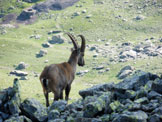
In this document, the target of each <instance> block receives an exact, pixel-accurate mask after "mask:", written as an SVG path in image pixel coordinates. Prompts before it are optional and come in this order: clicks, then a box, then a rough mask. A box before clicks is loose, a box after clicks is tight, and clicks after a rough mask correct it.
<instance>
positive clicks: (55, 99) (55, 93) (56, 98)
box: [54, 90, 60, 101]
mask: <svg viewBox="0 0 162 122" xmlns="http://www.w3.org/2000/svg"><path fill="white" fill-rule="evenodd" d="M59 99H60V90H58V91H55V92H54V101H57V100H59Z"/></svg>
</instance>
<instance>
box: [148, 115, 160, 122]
mask: <svg viewBox="0 0 162 122" xmlns="http://www.w3.org/2000/svg"><path fill="white" fill-rule="evenodd" d="M161 120H162V117H161V116H160V115H158V114H154V115H151V116H150V117H149V119H148V122H161Z"/></svg>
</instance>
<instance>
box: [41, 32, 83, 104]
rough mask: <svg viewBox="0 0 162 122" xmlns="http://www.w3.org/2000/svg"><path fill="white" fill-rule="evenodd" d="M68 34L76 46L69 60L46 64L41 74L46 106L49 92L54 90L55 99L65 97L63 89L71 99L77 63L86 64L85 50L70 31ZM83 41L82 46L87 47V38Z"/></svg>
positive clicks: (67, 97)
mask: <svg viewBox="0 0 162 122" xmlns="http://www.w3.org/2000/svg"><path fill="white" fill-rule="evenodd" d="M68 36H69V37H70V38H71V40H72V42H73V44H74V47H75V50H74V51H72V53H71V56H70V58H69V60H68V62H64V63H60V64H51V65H49V66H46V67H45V68H44V70H43V71H42V73H41V75H40V81H41V84H42V88H43V92H44V95H45V98H46V106H49V101H48V93H49V92H53V93H54V100H58V99H63V90H65V95H66V97H65V99H66V100H68V99H69V93H70V90H71V84H72V81H73V80H74V78H75V72H76V65H77V64H78V65H79V66H83V65H84V58H83V57H84V55H83V53H84V52H80V50H79V48H78V46H77V43H76V39H75V38H74V37H73V36H72V35H71V34H69V33H68ZM83 41H84V45H82V47H84V48H85V39H84V40H83V39H82V44H83ZM78 60H80V61H78ZM46 85H47V86H46Z"/></svg>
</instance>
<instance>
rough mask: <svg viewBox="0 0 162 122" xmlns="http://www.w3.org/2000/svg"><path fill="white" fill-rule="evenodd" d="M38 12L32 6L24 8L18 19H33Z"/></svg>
mask: <svg viewBox="0 0 162 122" xmlns="http://www.w3.org/2000/svg"><path fill="white" fill-rule="evenodd" d="M35 13H36V10H34V9H32V8H28V9H24V10H23V11H22V12H21V14H20V15H19V16H18V17H17V20H20V21H25V20H29V19H31V18H32V17H33V16H34V15H35Z"/></svg>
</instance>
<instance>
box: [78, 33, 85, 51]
mask: <svg viewBox="0 0 162 122" xmlns="http://www.w3.org/2000/svg"><path fill="white" fill-rule="evenodd" d="M78 36H79V37H80V38H81V39H82V45H81V49H80V51H81V52H84V51H85V46H86V44H85V43H86V42H85V37H84V36H83V35H78Z"/></svg>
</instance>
